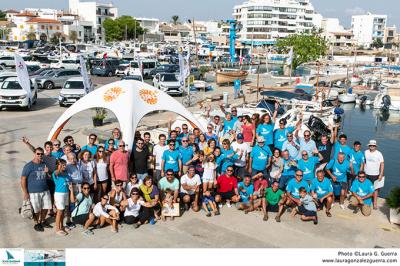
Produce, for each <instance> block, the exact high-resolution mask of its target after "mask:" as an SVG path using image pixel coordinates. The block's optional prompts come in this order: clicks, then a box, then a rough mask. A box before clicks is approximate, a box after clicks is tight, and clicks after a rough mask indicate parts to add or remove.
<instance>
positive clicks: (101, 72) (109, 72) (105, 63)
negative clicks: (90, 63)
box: [91, 58, 119, 77]
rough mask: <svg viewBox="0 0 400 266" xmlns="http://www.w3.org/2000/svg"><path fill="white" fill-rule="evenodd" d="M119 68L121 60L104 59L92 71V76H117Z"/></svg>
mask: <svg viewBox="0 0 400 266" xmlns="http://www.w3.org/2000/svg"><path fill="white" fill-rule="evenodd" d="M118 66H119V59H111V58H107V59H102V60H100V61H98V63H97V64H96V65H95V66H94V67H93V69H92V71H91V72H92V75H96V76H108V77H112V76H114V75H115V72H116V70H117V69H118Z"/></svg>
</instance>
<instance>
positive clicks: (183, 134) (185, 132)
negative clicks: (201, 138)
mask: <svg viewBox="0 0 400 266" xmlns="http://www.w3.org/2000/svg"><path fill="white" fill-rule="evenodd" d="M184 137H189V126H188V125H187V124H182V132H181V133H179V135H178V136H177V137H176V140H177V141H178V142H179V143H182V139H183V138H184Z"/></svg>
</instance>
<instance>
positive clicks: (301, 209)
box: [297, 205, 317, 217]
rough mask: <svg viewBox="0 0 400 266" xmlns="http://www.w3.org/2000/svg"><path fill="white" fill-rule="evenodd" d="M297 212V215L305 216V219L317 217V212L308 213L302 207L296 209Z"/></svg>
mask: <svg viewBox="0 0 400 266" xmlns="http://www.w3.org/2000/svg"><path fill="white" fill-rule="evenodd" d="M297 210H298V211H299V213H300V214H301V215H304V216H306V217H312V216H317V212H315V211H309V210H307V209H306V208H304V206H303V205H301V206H299V207H297Z"/></svg>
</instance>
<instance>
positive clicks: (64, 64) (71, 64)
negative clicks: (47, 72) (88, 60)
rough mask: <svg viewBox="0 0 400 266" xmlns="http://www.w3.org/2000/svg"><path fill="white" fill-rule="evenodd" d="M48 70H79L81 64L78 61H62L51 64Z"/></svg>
mask: <svg viewBox="0 0 400 266" xmlns="http://www.w3.org/2000/svg"><path fill="white" fill-rule="evenodd" d="M50 68H63V69H80V68H81V64H80V61H79V59H64V60H61V61H58V62H55V63H51V64H50Z"/></svg>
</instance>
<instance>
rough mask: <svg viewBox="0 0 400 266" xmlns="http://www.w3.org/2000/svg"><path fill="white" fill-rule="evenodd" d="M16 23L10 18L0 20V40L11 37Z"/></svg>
mask: <svg viewBox="0 0 400 266" xmlns="http://www.w3.org/2000/svg"><path fill="white" fill-rule="evenodd" d="M15 27H16V25H15V24H14V23H13V22H11V21H8V20H0V40H7V39H9V36H10V32H11V31H12V28H15Z"/></svg>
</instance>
